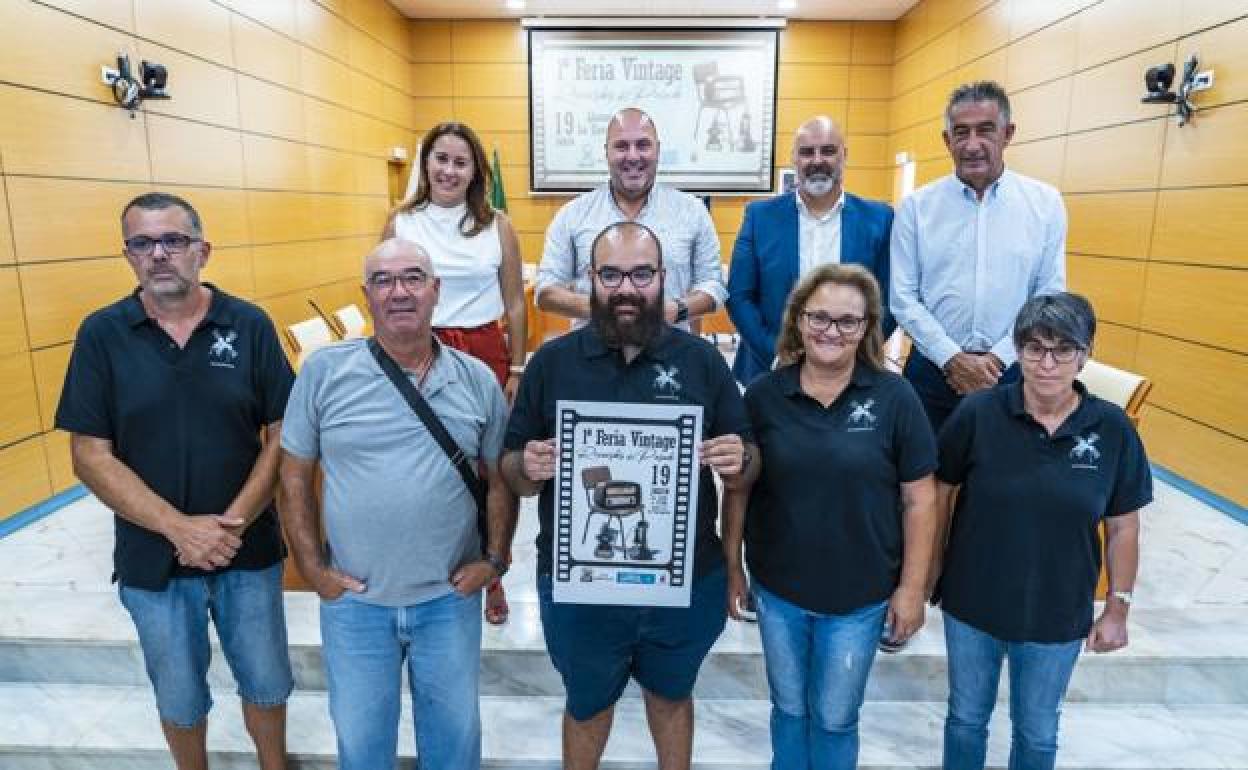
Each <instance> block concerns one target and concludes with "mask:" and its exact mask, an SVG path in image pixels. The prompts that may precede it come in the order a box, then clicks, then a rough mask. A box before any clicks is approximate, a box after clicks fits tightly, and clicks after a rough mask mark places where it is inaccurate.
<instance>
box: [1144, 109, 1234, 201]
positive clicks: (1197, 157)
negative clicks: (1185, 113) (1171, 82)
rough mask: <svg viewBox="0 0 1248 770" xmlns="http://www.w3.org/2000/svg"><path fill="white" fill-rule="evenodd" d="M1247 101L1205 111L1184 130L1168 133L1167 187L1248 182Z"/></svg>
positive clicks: (1164, 180)
mask: <svg viewBox="0 0 1248 770" xmlns="http://www.w3.org/2000/svg"><path fill="white" fill-rule="evenodd" d="M1245 136H1248V102H1240V103H1238V104H1232V105H1228V106H1226V107H1216V108H1214V109H1210V110H1202V111H1201V112H1200V113H1199V117H1198V118H1196V119H1194V120H1193V121H1192V122H1191V123H1189V124H1188V125H1186V126H1183V127H1182V128H1179V127H1178V126H1174V125H1171V126H1170V128H1169V129H1167V131H1166V144H1165V163H1164V164H1163V165H1162V172H1161V183H1162V186H1164V187H1194V186H1209V185H1230V184H1245V183H1248V153H1246V152H1245V151H1244V147H1245V144H1244V137H1245Z"/></svg>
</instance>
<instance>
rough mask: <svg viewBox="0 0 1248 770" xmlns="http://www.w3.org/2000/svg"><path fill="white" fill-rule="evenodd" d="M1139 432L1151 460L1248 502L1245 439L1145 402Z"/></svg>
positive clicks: (1209, 487)
mask: <svg viewBox="0 0 1248 770" xmlns="http://www.w3.org/2000/svg"><path fill="white" fill-rule="evenodd" d="M1140 433H1141V435H1143V437H1144V445H1145V447H1146V448H1147V449H1148V455H1149V459H1150V460H1152V461H1153V462H1155V463H1158V464H1160V465H1162V466H1164V467H1166V468H1170V469H1172V470H1175V471H1177V472H1178V473H1179V474H1181V475H1182V476H1183V477H1185V478H1187V479H1190V480H1192V481H1194V482H1196V483H1197V484H1200V485H1201V486H1203V487H1205V488H1207V489H1210V490H1212V491H1214V492H1216V493H1217V494H1219V495H1222V496H1223V497H1226V498H1228V499H1230V500H1234V501H1235V502H1236V503H1238V504H1240V505H1248V476H1246V475H1245V474H1244V468H1248V442H1245V441H1242V440H1240V439H1237V438H1234V437H1233V436H1229V435H1227V434H1225V433H1221V432H1218V431H1216V430H1212V429H1210V428H1207V427H1205V426H1204V425H1201V424H1199V423H1196V422H1192V421H1191V420H1188V419H1185V418H1183V417H1180V416H1179V415H1176V414H1172V413H1170V412H1168V411H1166V410H1164V409H1159V408H1156V407H1152V406H1147V405H1146V406H1145V407H1144V413H1143V416H1142V417H1141V419H1140Z"/></svg>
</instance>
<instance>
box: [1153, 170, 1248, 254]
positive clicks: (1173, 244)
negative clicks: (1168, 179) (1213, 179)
mask: <svg viewBox="0 0 1248 770" xmlns="http://www.w3.org/2000/svg"><path fill="white" fill-rule="evenodd" d="M1245 222H1248V187H1210V188H1204V189H1192V190H1162V191H1161V192H1160V194H1159V197H1158V200H1157V227H1156V230H1155V231H1154V233H1153V248H1152V257H1153V259H1156V260H1161V261H1171V262H1191V263H1200V264H1206V265H1214V266H1221V267H1236V268H1248V248H1245V245H1244V239H1245V233H1244V223H1245Z"/></svg>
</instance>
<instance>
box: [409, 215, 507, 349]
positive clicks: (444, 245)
mask: <svg viewBox="0 0 1248 770" xmlns="http://www.w3.org/2000/svg"><path fill="white" fill-rule="evenodd" d="M465 211H467V204H464V203H461V204H459V205H458V206H454V207H451V208H443V207H442V206H438V205H435V204H433V203H430V204H429V205H427V206H425V207H424V208H423V209H420V210H412V211H404V212H403V213H401V214H399V215H398V216H397V217H395V220H394V232H395V235H397V236H398V237H400V238H402V239H404V240H408V241H414V242H416V243H418V244H420V245H421V246H422V247H423V248H424V249H425V251H427V252H429V256H430V258H431V259H432V260H433V268H434V270H436V271H437V273H438V277H439V278H441V279H442V291H441V295H440V296H439V298H438V306H437V307H436V308H434V311H433V325H434V326H451V327H459V328H471V327H473V326H481V325H483V324H487V323H489V322H490V321H496V320H498V319H499V318H500V317H501V316H502V315H503V292H502V289H501V287H500V286H499V282H498V269H499V266H500V265H501V264H502V262H503V248H502V243H501V242H500V241H499V238H498V219H497V218H495V220H494V221H493V222H491V223H490V224H489V226H487V227H486V228H485V229H483V230H482V231H481V232H479V233H477V234H476V235H474V236H473V237H471V238H469V237H467V236H465V235H464V234H463V233H462V232H461V231H460V229H459V223H460V220H462V219H463V218H464V213H465Z"/></svg>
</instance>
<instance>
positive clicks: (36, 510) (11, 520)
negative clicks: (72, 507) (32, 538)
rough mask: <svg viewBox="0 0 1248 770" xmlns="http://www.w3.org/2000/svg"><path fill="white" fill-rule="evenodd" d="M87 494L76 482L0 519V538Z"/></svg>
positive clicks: (85, 489) (84, 488)
mask: <svg viewBox="0 0 1248 770" xmlns="http://www.w3.org/2000/svg"><path fill="white" fill-rule="evenodd" d="M87 494H88V492H87V488H86V487H84V486H83V485H81V484H76V485H74V486H72V487H70V488H69V489H67V490H65V491H64V492H58V493H57V494H55V495H52V496H51V497H49V498H48V499H47V500H44V501H43V502H41V503H35V504H34V505H32V506H30V507H29V508H27V509H25V510H22V511H18V512H17V513H15V514H13V515H12V516H10V517H8V518H7V519H4V520H0V539H3V538H6V537H8V536H9V535H11V534H13V533H14V532H17V531H18V530H20V529H22V528H23V527H26V526H29V525H31V524H34V523H35V522H36V521H39V520H40V519H42V518H44V517H46V516H50V515H52V514H54V513H56V512H57V511H59V510H61V509H62V508H64V507H65V506H67V505H69V504H70V503H72V502H74V501H75V500H81V499H82V498H84V497H86V496H87Z"/></svg>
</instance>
